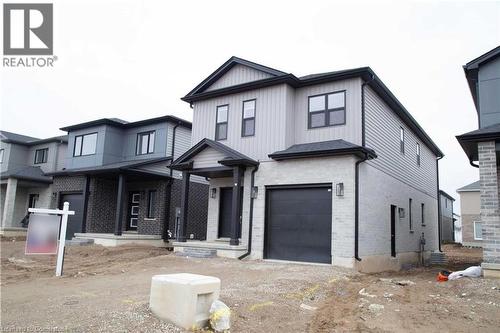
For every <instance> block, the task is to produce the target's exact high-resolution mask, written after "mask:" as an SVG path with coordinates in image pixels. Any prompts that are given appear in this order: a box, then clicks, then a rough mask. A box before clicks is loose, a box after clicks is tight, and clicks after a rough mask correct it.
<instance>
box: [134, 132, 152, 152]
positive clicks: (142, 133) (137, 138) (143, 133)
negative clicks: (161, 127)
mask: <svg viewBox="0 0 500 333" xmlns="http://www.w3.org/2000/svg"><path fill="white" fill-rule="evenodd" d="M146 134H147V135H148V150H147V152H145V153H139V147H140V148H142V145H141V146H139V138H141V140H142V136H145V135H146ZM151 134H154V136H155V138H154V143H153V151H152V152H149V144H150V141H151ZM141 143H142V142H141ZM155 144H156V131H155V130H151V131H144V132H139V133H137V136H136V139H135V156H142V155H150V154H154V153H155Z"/></svg>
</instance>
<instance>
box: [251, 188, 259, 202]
mask: <svg viewBox="0 0 500 333" xmlns="http://www.w3.org/2000/svg"><path fill="white" fill-rule="evenodd" d="M258 194H259V188H258V187H257V186H254V187H252V194H251V197H252V199H257V195H258Z"/></svg>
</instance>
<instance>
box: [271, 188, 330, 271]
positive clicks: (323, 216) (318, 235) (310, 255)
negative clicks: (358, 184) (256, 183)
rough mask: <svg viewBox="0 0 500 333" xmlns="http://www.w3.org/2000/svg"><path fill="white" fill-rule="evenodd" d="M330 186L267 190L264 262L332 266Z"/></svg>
mask: <svg viewBox="0 0 500 333" xmlns="http://www.w3.org/2000/svg"><path fill="white" fill-rule="evenodd" d="M331 231H332V190H331V185H327V186H325V185H321V186H320V185H318V186H308V187H284V188H278V187H276V188H268V189H267V191H266V236H265V237H266V238H265V254H264V256H265V258H268V259H280V260H293V261H306V262H318V263H331V237H332V236H331Z"/></svg>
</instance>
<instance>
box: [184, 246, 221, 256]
mask: <svg viewBox="0 0 500 333" xmlns="http://www.w3.org/2000/svg"><path fill="white" fill-rule="evenodd" d="M175 254H176V255H178V256H182V257H193V258H214V257H216V256H217V250H215V249H206V248H199V247H198V248H197V247H185V248H184V250H183V251H182V252H176V253H175Z"/></svg>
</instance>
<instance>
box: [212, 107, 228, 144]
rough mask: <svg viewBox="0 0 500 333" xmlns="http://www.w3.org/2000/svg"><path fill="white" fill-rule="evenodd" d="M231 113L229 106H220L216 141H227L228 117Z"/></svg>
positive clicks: (217, 117)
mask: <svg viewBox="0 0 500 333" xmlns="http://www.w3.org/2000/svg"><path fill="white" fill-rule="evenodd" d="M228 113H229V105H227V104H226V105H220V106H218V107H217V115H216V124H215V140H225V139H227V116H228Z"/></svg>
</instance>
